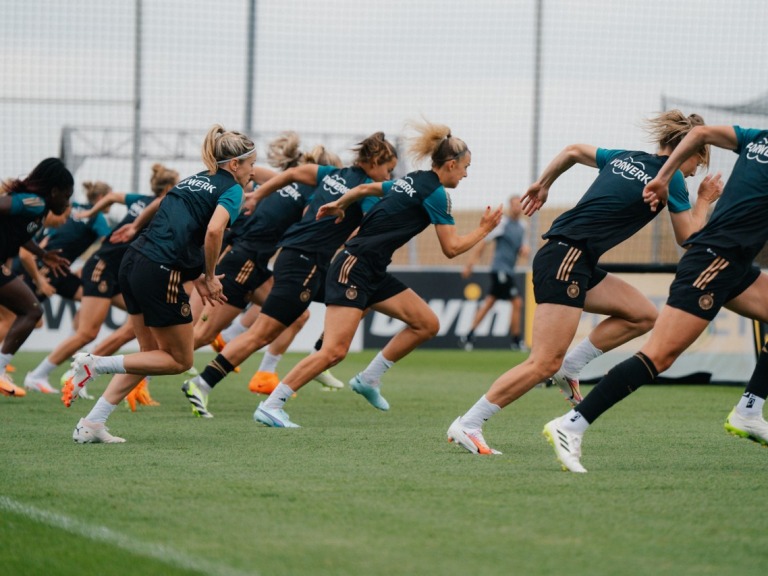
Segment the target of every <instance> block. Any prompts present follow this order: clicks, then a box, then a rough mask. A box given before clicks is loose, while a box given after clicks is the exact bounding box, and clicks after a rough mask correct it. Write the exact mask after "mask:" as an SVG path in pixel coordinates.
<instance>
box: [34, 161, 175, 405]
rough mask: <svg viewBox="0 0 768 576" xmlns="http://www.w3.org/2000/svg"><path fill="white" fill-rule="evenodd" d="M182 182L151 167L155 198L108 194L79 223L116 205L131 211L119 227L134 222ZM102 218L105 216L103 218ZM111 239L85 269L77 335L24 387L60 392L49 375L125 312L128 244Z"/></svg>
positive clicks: (160, 167) (159, 167) (166, 171)
mask: <svg viewBox="0 0 768 576" xmlns="http://www.w3.org/2000/svg"><path fill="white" fill-rule="evenodd" d="M178 181H179V173H178V172H176V171H175V170H169V169H168V168H166V167H165V166H163V165H162V164H155V165H154V166H152V177H151V178H150V187H151V189H152V192H153V193H154V196H142V195H140V194H126V193H122V192H113V191H111V190H110V191H109V192H107V193H106V194H105V195H104V196H103V197H102V198H101V199H99V200H98V201H96V202H95V203H93V206H92V207H91V208H89V209H87V210H84V211H82V212H81V213H80V214H78V215H76V217H77V219H78V220H80V221H84V222H87V221H89V220H90V219H91V218H92V217H94V216H97V215H102V212H103V211H104V210H106V209H107V208H109V207H110V206H111V205H112V204H114V203H116V202H117V203H120V204H125V205H126V206H127V207H128V212H127V213H126V215H125V217H124V218H123V219H122V221H121V222H120V223H119V224H118V225H117V227H118V228H119V227H120V226H123V225H125V224H129V223H130V222H133V221H134V220H135V219H136V217H137V216H138V215H139V214H141V212H142V211H143V210H144V208H145V207H147V206H148V205H149V204H150V203H151V202H152V201H153V200H154V199H155V198H160V197H162V196H164V195H165V193H166V192H168V190H170V189H171V188H173V186H175V185H176V183H177V182H178ZM102 216H103V215H102ZM109 240H110V239H109V236H107V238H106V239H105V240H104V242H103V243H102V245H101V248H99V250H98V251H97V252H96V253H95V254H94V255H93V256H91V257H90V258H89V259H88V261H87V262H86V263H85V265H84V266H83V270H82V274H81V277H82V287H83V290H82V291H83V297H82V299H81V304H80V310H79V322H78V325H77V330H76V332H75V333H74V334H73V335H71V336H70V337H69V338H67V339H65V340H64V341H63V342H61V343H60V344H59V345H58V346H57V347H56V348H55V349H54V350H53V351H52V352H51V353H50V354H49V355H48V356H47V357H46V358H45V359H43V361H42V362H40V364H39V365H38V366H37V368H35V369H34V370H32V371H31V372H29V373H28V374H27V376H26V377H25V378H24V387H25V388H27V389H30V390H37V391H39V392H45V393H51V392H56V391H57V390H56V389H55V388H53V387H52V386H51V384H50V382H49V381H48V375H49V374H50V373H51V372H52V371H53V370H54V369H55V368H56V367H57V366H59V365H60V364H61V363H62V362H64V361H65V360H66V359H67V358H70V357H71V356H72V355H73V354H74V353H75V352H77V351H78V350H80V349H82V348H83V347H85V346H86V345H87V344H89V343H91V342H93V341H94V340H95V339H96V337H97V336H98V334H99V330H101V326H102V324H103V323H104V320H105V319H106V318H107V314H109V308H110V306H112V305H113V304H114V305H115V306H118V307H119V308H122V309H125V302H124V301H123V296H122V294H121V290H120V285H119V283H118V281H117V273H118V270H119V269H120V262H121V261H122V259H123V255H124V254H125V253H126V251H127V250H128V246H129V244H128V243H112V242H110V241H109Z"/></svg>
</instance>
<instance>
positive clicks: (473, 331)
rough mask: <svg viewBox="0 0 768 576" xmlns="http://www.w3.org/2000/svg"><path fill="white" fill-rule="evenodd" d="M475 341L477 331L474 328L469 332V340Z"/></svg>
mask: <svg viewBox="0 0 768 576" xmlns="http://www.w3.org/2000/svg"><path fill="white" fill-rule="evenodd" d="M474 339H475V329H474V328H472V330H470V331H469V332H467V340H474Z"/></svg>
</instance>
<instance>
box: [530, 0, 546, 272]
mask: <svg viewBox="0 0 768 576" xmlns="http://www.w3.org/2000/svg"><path fill="white" fill-rule="evenodd" d="M543 4H544V0H536V15H535V17H534V40H533V42H534V50H533V111H532V118H531V180H530V181H531V182H535V181H536V179H537V178H538V177H539V144H540V138H541V28H542V19H543V10H544V6H543ZM538 238H539V213H538V212H536V214H534V216H533V218H532V221H531V232H530V238H529V246H530V247H531V257H530V259H529V261H532V259H533V256H534V254H535V253H536V249H537V248H538Z"/></svg>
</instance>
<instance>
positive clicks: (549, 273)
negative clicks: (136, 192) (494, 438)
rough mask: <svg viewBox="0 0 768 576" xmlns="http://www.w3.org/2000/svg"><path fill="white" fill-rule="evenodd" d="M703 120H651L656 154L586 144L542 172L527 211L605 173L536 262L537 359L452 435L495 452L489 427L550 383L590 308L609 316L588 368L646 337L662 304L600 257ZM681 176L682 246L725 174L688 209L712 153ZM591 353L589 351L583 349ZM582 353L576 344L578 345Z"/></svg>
mask: <svg viewBox="0 0 768 576" xmlns="http://www.w3.org/2000/svg"><path fill="white" fill-rule="evenodd" d="M703 123H704V121H703V120H702V118H701V117H700V116H698V115H696V114H692V115H691V116H685V115H684V114H683V113H682V112H680V111H679V110H672V111H669V112H665V113H663V114H661V115H659V116H657V117H655V118H653V119H651V120H650V121H649V132H650V134H651V136H652V137H653V138H654V140H655V141H656V142H657V143H658V146H659V150H658V152H657V153H656V154H650V153H647V152H641V151H627V150H606V149H604V148H595V147H594V146H588V145H586V144H575V145H571V146H568V147H566V148H565V149H564V150H563V151H562V152H560V154H558V155H557V156H556V157H555V158H554V159H553V160H552V162H550V164H549V165H548V166H547V167H546V168H545V169H544V172H543V173H542V174H541V176H540V177H539V179H538V180H537V181H536V182H534V183H533V184H532V185H531V186H530V188H528V191H527V192H526V194H525V196H524V198H523V210H524V212H525V213H526V214H527V215H529V216H530V215H531V214H533V213H534V212H535V211H536V210H538V209H539V208H541V206H542V205H543V204H544V202H545V201H546V200H547V195H548V193H549V188H550V186H551V185H552V184H553V183H554V182H555V180H556V179H557V178H558V177H559V176H560V175H561V174H562V173H563V172H565V171H566V170H568V169H569V168H570V167H572V166H573V165H574V164H576V163H579V164H584V165H586V166H592V167H596V168H598V170H599V174H598V176H597V178H596V179H595V181H594V182H593V183H592V185H591V186H590V187H589V189H588V190H587V192H586V193H585V194H584V196H582V198H581V199H580V200H579V202H578V203H577V204H576V206H575V207H573V208H572V209H570V210H568V211H567V212H565V213H564V214H561V215H560V216H558V217H557V218H556V219H555V221H554V222H553V223H552V227H551V228H550V229H549V231H548V232H547V233H546V234H544V236H543V237H544V238H545V239H546V240H547V243H546V244H545V245H544V246H543V247H542V248H541V249H540V250H539V251H538V253H537V254H536V257H535V258H534V260H533V288H534V295H535V298H536V303H537V307H536V311H535V313H534V318H533V342H532V344H533V346H532V349H531V354H530V356H529V357H528V358H527V359H526V360H525V361H524V362H522V363H521V364H519V365H517V366H515V367H514V368H512V369H511V370H509V371H507V372H505V373H504V374H502V375H501V376H499V378H497V379H496V381H495V382H494V383H493V384H492V385H491V387H490V389H489V390H488V392H487V393H486V394H485V395H484V396H482V397H481V398H480V399H479V400H478V401H477V403H475V405H474V406H472V408H470V409H469V411H467V412H466V413H465V414H464V415H463V416H460V417H459V418H457V419H456V420H455V421H454V422H453V424H451V426H450V428H449V429H448V439H449V440H450V441H452V442H456V443H457V444H458V445H459V446H462V447H464V448H466V449H467V450H469V451H470V452H472V453H474V454H497V453H498V452H497V451H496V450H493V449H491V448H489V447H488V444H487V443H486V442H485V439H484V438H483V433H482V427H483V425H484V424H485V422H486V421H487V420H488V419H489V418H490V417H491V416H493V415H494V414H496V413H497V412H498V411H499V410H501V409H502V408H504V407H505V406H507V405H508V404H511V403H512V402H514V401H515V400H517V399H518V398H519V397H520V396H522V395H523V394H525V393H526V392H528V390H530V389H531V388H533V387H534V386H535V385H536V384H538V383H539V382H543V381H545V380H546V379H547V378H549V377H551V376H552V375H553V374H554V373H555V372H556V371H557V370H558V369H559V368H560V365H561V364H562V362H563V357H564V356H565V353H566V351H567V350H568V346H569V344H570V343H571V341H572V340H573V337H574V335H575V334H576V329H577V328H578V324H579V319H580V317H581V313H582V311H583V310H586V311H588V312H594V313H596V314H604V315H606V316H607V318H605V319H604V320H603V321H602V322H600V323H599V324H598V325H597V326H596V327H595V328H594V329H593V330H592V332H591V333H590V334H589V337H588V338H587V340H585V342H583V343H581V344H580V345H579V346H580V347H581V350H579V353H580V354H581V355H582V356H584V357H586V358H585V361H584V364H586V362H587V361H588V360H591V359H593V358H595V357H596V356H598V355H599V354H600V353H602V352H605V351H607V350H612V349H613V348H615V347H616V346H619V345H621V344H623V343H624V342H628V341H629V340H631V339H633V338H636V337H637V336H640V335H641V334H645V333H646V332H648V330H650V329H651V328H652V327H653V323H654V321H655V320H656V315H657V312H656V308H655V306H654V305H653V303H652V302H651V301H650V300H649V299H648V298H647V297H645V296H644V295H643V294H642V293H641V292H640V291H639V290H638V289H636V288H634V287H633V286H631V285H630V284H628V283H627V282H625V281H623V280H621V279H619V278H617V277H616V276H615V275H613V274H607V273H606V272H605V271H604V270H602V269H601V268H600V267H599V262H598V261H599V259H600V256H601V255H602V254H603V253H605V252H606V251H608V250H609V249H611V248H612V247H614V246H616V245H617V244H619V243H621V242H623V241H624V240H626V239H627V238H629V237H630V236H632V235H633V234H634V233H635V232H637V231H638V230H640V229H641V228H642V227H643V226H645V225H646V224H647V223H648V222H650V221H651V220H652V219H653V218H654V217H655V216H656V215H657V214H658V212H656V211H653V210H651V209H650V208H649V207H648V206H647V205H646V204H645V203H644V202H643V196H642V192H643V187H644V186H645V184H646V182H648V181H649V180H650V179H651V178H652V177H653V176H655V175H656V174H657V173H658V171H659V170H660V169H661V167H662V166H663V165H664V163H665V162H666V161H667V157H668V156H669V154H671V153H672V151H673V150H674V149H675V147H676V146H677V145H678V144H679V143H680V141H681V140H682V138H683V137H684V136H685V135H686V134H687V133H688V132H690V131H691V129H693V127H694V126H699V125H702V124H703ZM696 152H697V154H696V155H695V156H692V157H691V158H689V159H687V160H686V162H685V163H684V164H683V165H682V166H681V170H680V171H676V172H674V178H673V180H672V185H671V188H670V195H669V203H668V205H669V214H670V219H671V221H672V227H673V229H674V232H675V238H676V239H677V242H678V243H679V244H681V245H682V244H683V243H684V241H685V239H686V238H688V236H690V235H691V234H692V233H693V232H695V231H697V230H699V229H700V228H701V227H702V225H703V224H704V221H705V219H706V214H707V208H708V207H709V205H710V203H711V202H713V201H714V200H716V199H717V198H718V197H719V195H720V192H721V190H722V185H721V184H720V179H719V176H717V177H714V178H706V179H705V180H704V182H702V184H701V186H700V188H699V196H698V198H697V200H696V204H695V206H694V207H693V208H691V204H690V203H689V200H688V190H687V188H686V186H685V177H687V176H692V175H693V174H694V173H695V172H696V169H697V167H698V166H699V165H702V164H703V165H707V164H708V161H709V148H708V147H707V146H701V147H699V148H698V149H697V150H696ZM584 348H588V350H586V351H585V350H584ZM577 349H579V347H577ZM569 383H570V384H571V385H572V387H571V386H568V388H567V390H564V391H563V392H564V394H565V395H566V398H568V399H569V401H570V402H571V403H577V402H578V401H579V400H580V399H581V395H580V391H579V388H578V382H575V381H569Z"/></svg>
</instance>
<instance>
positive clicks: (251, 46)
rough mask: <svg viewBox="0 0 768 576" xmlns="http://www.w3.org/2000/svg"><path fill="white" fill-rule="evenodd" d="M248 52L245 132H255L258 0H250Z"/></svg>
mask: <svg viewBox="0 0 768 576" xmlns="http://www.w3.org/2000/svg"><path fill="white" fill-rule="evenodd" d="M246 42H247V45H248V53H247V57H246V59H245V60H246V62H245V115H244V122H245V133H246V134H248V135H252V134H253V108H254V106H253V100H254V93H255V83H256V0H248V26H247V27H246Z"/></svg>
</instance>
